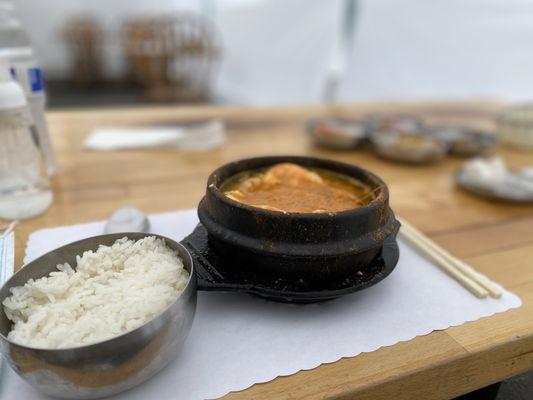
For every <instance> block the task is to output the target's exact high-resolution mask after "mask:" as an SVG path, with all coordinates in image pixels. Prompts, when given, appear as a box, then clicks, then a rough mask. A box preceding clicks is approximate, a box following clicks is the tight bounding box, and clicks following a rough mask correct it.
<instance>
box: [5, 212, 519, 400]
mask: <svg viewBox="0 0 533 400" xmlns="http://www.w3.org/2000/svg"><path fill="white" fill-rule="evenodd" d="M150 218H151V225H152V231H153V232H154V233H158V234H161V235H164V236H168V237H171V238H172V239H175V240H180V239H182V238H183V237H184V236H186V235H187V234H188V233H190V232H191V231H192V229H193V228H194V226H195V225H196V223H197V222H198V219H197V217H196V211H195V210H186V211H177V212H171V213H164V214H157V215H153V216H151V217H150ZM103 224H104V223H103V222H92V223H88V224H81V225H73V226H66V227H59V228H51V229H43V230H39V231H37V232H34V233H33V234H32V235H31V236H30V238H29V241H28V244H27V248H26V257H25V262H28V261H30V260H32V259H34V258H35V257H38V256H39V255H41V254H43V253H45V252H47V251H49V250H51V249H53V248H56V247H58V246H60V245H63V244H66V243H68V242H72V241H75V240H79V239H82V238H85V237H89V236H94V235H99V234H102V232H103ZM520 305H521V301H520V299H519V298H518V297H517V296H515V295H514V294H513V293H510V292H508V291H504V294H503V296H502V298H501V299H498V300H495V299H490V298H489V299H483V300H479V299H477V298H476V297H474V296H473V295H472V294H470V293H469V292H467V291H466V290H465V289H463V287H461V286H460V285H459V284H458V283H457V282H455V281H454V280H453V279H451V278H450V277H448V276H447V275H446V274H444V273H443V272H441V270H440V269H438V268H437V267H436V266H434V265H432V263H431V262H430V261H428V260H426V259H425V258H423V257H422V256H420V255H419V254H418V253H416V252H415V251H414V250H413V249H412V248H410V247H409V246H408V245H406V244H405V243H403V242H401V241H400V261H399V265H398V266H397V267H396V269H395V270H394V271H393V273H392V274H391V275H390V276H389V277H388V278H387V279H385V280H384V281H383V282H381V283H379V284H378V285H376V286H374V287H371V288H369V289H367V290H364V291H362V292H359V293H355V294H353V295H350V296H347V297H345V298H342V299H337V300H333V301H329V302H325V303H319V304H310V305H289V304H278V303H272V302H268V301H265V300H261V299H258V298H254V297H251V296H248V295H244V294H237V293H216V292H209V293H208V292H199V293H198V308H197V311H196V317H195V321H194V324H193V328H192V330H191V333H190V335H189V337H188V339H187V341H186V344H185V347H184V348H183V350H182V351H181V352H180V354H179V356H178V358H177V359H176V360H175V361H173V362H172V363H171V364H170V365H169V366H168V367H166V368H165V369H164V370H163V371H161V372H160V373H159V374H158V375H156V376H155V377H153V378H152V379H150V380H149V381H147V382H145V383H144V384H142V385H140V386H138V387H137V388H134V389H132V390H130V391H128V392H126V393H123V394H121V395H118V396H115V397H114V398H115V399H124V400H125V399H127V400H136V399H139V400H140V399H146V400H147V399H152V398H158V399H171V398H172V399H206V398H216V397H220V396H223V395H225V394H226V393H228V392H230V391H239V390H243V389H246V388H248V387H250V386H251V385H253V384H255V383H260V382H268V381H270V380H272V379H274V378H276V377H277V376H286V375H291V374H294V373H296V372H298V371H300V370H309V369H313V368H315V367H317V366H319V365H320V364H325V363H331V362H335V361H337V360H339V359H340V358H343V357H354V356H356V355H358V354H360V353H363V352H370V351H374V350H376V349H379V348H380V347H384V346H391V345H394V344H395V343H398V342H402V341H406V340H410V339H413V338H414V337H416V336H420V335H426V334H428V333H430V332H432V331H434V330H439V329H446V328H448V327H450V326H457V325H461V324H463V323H465V322H467V321H473V320H476V319H479V318H481V317H487V316H490V315H493V314H495V313H499V312H503V311H506V310H509V309H511V308H516V307H519V306H520ZM6 369H7V368H6ZM8 370H9V372H7V374H6V373H4V374H5V376H4V378H3V383H2V385H0V387H2V389H0V395H1V396H0V397H1V398H2V399H4V400H16V399H21V398H24V399H28V400H30V399H45V398H46V397H45V396H43V395H40V394H39V393H37V392H36V391H35V390H34V389H32V388H31V387H30V386H29V385H27V384H26V383H25V382H23V381H22V380H21V379H20V378H19V377H18V376H17V375H16V374H15V373H14V372H13V371H11V370H10V369H8Z"/></svg>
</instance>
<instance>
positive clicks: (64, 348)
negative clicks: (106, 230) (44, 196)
mask: <svg viewBox="0 0 533 400" xmlns="http://www.w3.org/2000/svg"><path fill="white" fill-rule="evenodd" d="M132 234H135V235H139V232H121V233H113V234H104V235H97V236H91V237H87V238H84V239H81V240H79V241H83V240H87V239H94V238H98V237H102V236H110V235H124V236H125V237H127V236H128V235H132ZM144 236H145V237H149V236H156V237H158V238H162V239H164V240H165V241H167V240H168V241H172V242H174V243H175V244H177V245H179V246H180V247H182V248H183V250H184V251H185V254H187V256H188V257H189V259H190V260H191V272H190V274H189V279H188V280H187V284H186V285H185V287H184V288H183V290H182V291H181V293H179V294H178V296H177V297H176V298H175V299H174V301H173V302H172V303H170V304H169V305H168V306H167V307H166V308H165V309H164V310H163V311H161V312H160V313H159V314H157V316H155V317H154V318H152V319H151V320H150V321H148V322H146V323H144V324H142V325H140V326H138V327H137V328H135V329H133V330H131V331H128V332H125V333H121V334H120V335H118V336H113V337H112V338H109V339H106V340H102V341H100V342H95V343H90V344H85V345H83V346H73V347H61V348H47V347H32V346H26V345H23V344H20V343H17V342H13V341H12V340H9V339H8V338H7V337H6V336H4V335H3V334H2V333H1V332H0V339H2V340H5V341H6V342H7V343H9V344H10V345H12V346H17V347H19V348H23V349H29V350H38V351H57V352H61V351H72V350H77V349H87V348H89V347H93V346H100V345H104V344H105V345H107V344H109V343H110V342H113V341H115V340H119V339H122V338H124V337H126V336H128V335H134V334H135V333H138V332H139V331H140V330H142V329H143V328H145V327H147V326H149V325H150V324H155V321H156V320H158V319H160V318H161V317H163V316H164V315H165V314H168V313H170V309H171V308H172V306H173V305H174V304H176V303H177V302H178V301H179V300H180V298H181V296H182V294H183V293H184V292H185V291H186V289H187V288H188V287H189V285H190V284H191V281H192V279H193V278H195V276H194V274H195V271H194V262H193V260H192V256H191V254H190V252H189V250H187V248H186V247H185V246H183V245H182V244H181V243H178V242H176V241H175V240H173V239H170V238H168V237H166V236H162V235H157V234H152V233H146V234H144ZM79 241H76V242H71V243H68V244H66V245H64V246H60V247H58V248H56V249H54V250H51V251H49V252H47V253H45V254H42V255H41V256H39V257H38V258H36V259H35V260H32V261H30V263H32V262H34V261H36V260H38V259H39V258H41V257H44V256H46V255H47V254H49V253H52V252H54V251H56V250H58V249H60V248H63V247H67V246H70V245H72V244H74V243H77V242H79ZM28 264H29V263H28ZM26 265H27V264H24V265H23V266H22V267H21V268H20V269H19V270H18V271H17V272H15V273H14V274H13V275H12V276H11V277H10V278H9V279H8V280H7V281H6V282H4V284H3V285H2V286H0V291H2V290H3V289H4V287H5V286H7V285H8V284H9V282H11V281H12V280H13V279H15V277H16V275H17V274H18V273H19V272H20V271H22V269H23V268H24V267H25V266H26ZM45 276H46V275H45ZM37 279H38V278H37ZM4 300H5V298H3V299H0V307H3V305H2V303H3V301H4Z"/></svg>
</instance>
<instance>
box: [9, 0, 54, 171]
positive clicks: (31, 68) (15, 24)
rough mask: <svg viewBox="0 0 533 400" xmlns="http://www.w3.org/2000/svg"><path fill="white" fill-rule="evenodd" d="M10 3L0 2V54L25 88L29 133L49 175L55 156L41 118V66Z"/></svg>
mask: <svg viewBox="0 0 533 400" xmlns="http://www.w3.org/2000/svg"><path fill="white" fill-rule="evenodd" d="M13 8H14V7H13V5H12V4H11V3H9V2H0V58H1V59H4V60H7V62H8V63H9V66H10V71H11V75H12V76H13V78H15V79H16V80H17V81H18V82H19V83H20V84H21V86H22V88H23V89H24V92H25V94H26V98H27V100H28V106H29V109H30V112H31V115H32V118H33V124H32V126H31V131H32V135H33V137H34V140H35V141H36V143H37V145H38V146H39V148H40V149H41V151H42V153H43V155H44V159H45V162H46V170H47V173H48V175H50V176H51V175H53V174H54V173H55V170H56V165H55V157H54V152H53V148H52V143H51V141H50V135H49V133H48V126H47V124H46V120H45V118H44V111H45V107H46V93H45V90H44V84H43V77H42V72H41V69H40V67H39V65H38V63H37V61H36V59H35V56H34V53H33V49H32V47H31V43H30V40H29V37H28V34H27V32H26V31H25V30H24V28H23V27H22V25H21V23H20V21H19V20H18V19H16V18H15V17H14V16H13Z"/></svg>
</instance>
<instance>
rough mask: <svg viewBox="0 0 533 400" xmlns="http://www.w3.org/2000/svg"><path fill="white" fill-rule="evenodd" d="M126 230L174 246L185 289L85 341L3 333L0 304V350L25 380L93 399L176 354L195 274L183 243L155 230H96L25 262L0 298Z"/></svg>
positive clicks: (58, 393) (187, 323)
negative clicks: (63, 343)
mask: <svg viewBox="0 0 533 400" xmlns="http://www.w3.org/2000/svg"><path fill="white" fill-rule="evenodd" d="M124 236H127V237H128V238H129V239H133V240H139V239H142V238H144V237H146V236H156V237H159V238H162V239H164V240H165V243H166V245H167V246H168V247H170V248H171V249H173V250H175V251H176V252H177V253H178V255H179V257H180V258H181V259H182V261H183V265H184V267H185V269H187V271H188V272H189V274H190V277H189V281H188V283H187V286H186V287H185V289H184V291H183V292H182V293H181V294H180V295H179V296H178V297H177V298H176V300H174V302H173V303H172V304H171V305H170V306H169V307H168V308H167V309H166V310H165V311H163V312H162V313H161V314H159V316H157V317H156V318H154V319H152V320H151V321H149V322H147V323H146V324H144V325H142V326H140V327H139V328H137V329H134V330H132V331H130V332H128V333H125V334H123V335H120V336H117V337H114V338H111V339H109V340H105V341H103V342H99V343H95V344H90V345H87V346H81V347H73V348H65V349H39V348H32V347H27V346H23V345H20V344H17V343H14V342H12V341H10V340H8V339H7V335H8V333H9V331H10V329H11V326H12V323H11V321H10V320H8V318H7V317H6V315H5V313H4V309H3V307H1V306H0V351H1V352H2V354H3V355H4V357H5V358H6V360H7V361H8V362H9V363H10V364H11V367H12V368H13V370H15V371H16V372H17V373H18V374H19V375H20V376H21V377H22V378H23V379H24V380H25V381H27V382H28V383H29V384H31V385H32V386H34V387H35V388H36V389H38V390H39V391H41V392H43V393H46V394H48V395H51V396H55V397H61V398H71V399H92V398H99V397H105V396H110V395H112V394H115V393H118V392H122V391H124V390H127V389H129V388H131V387H134V386H136V385H138V384H140V383H142V382H143V381H145V380H147V379H148V378H150V377H151V376H153V375H155V374H156V373H157V372H158V371H159V370H161V369H162V368H163V367H165V366H166V365H167V364H168V363H169V362H170V361H171V360H173V359H174V358H175V356H176V355H177V353H178V351H179V349H180V348H181V346H182V345H183V343H184V341H185V338H186V337H187V335H188V333H189V331H190V328H191V325H192V321H193V318H194V313H195V309H196V275H195V271H194V266H193V262H192V259H191V256H190V255H189V252H188V251H187V250H186V248H185V247H183V246H182V245H181V244H179V243H177V242H175V241H173V240H171V239H168V238H165V237H162V236H158V235H154V234H144V233H118V234H110V235H101V236H95V237H91V238H88V239H84V240H80V241H78V242H74V243H71V244H68V245H66V246H63V247H60V248H58V249H56V250H53V251H51V252H49V253H47V254H45V255H43V256H41V257H39V258H37V259H36V260H34V261H32V262H30V263H28V264H27V265H26V266H24V267H23V268H22V269H20V270H19V271H18V272H17V273H16V274H14V275H13V276H12V277H11V279H9V280H8V281H7V282H6V283H5V284H4V286H3V287H2V288H1V289H0V304H1V303H2V302H3V301H4V299H5V298H6V297H8V296H9V295H10V292H9V289H10V288H12V287H14V286H21V285H24V284H25V283H26V282H27V281H28V280H29V279H37V278H41V277H43V276H46V275H48V274H49V273H50V272H52V271H54V270H56V266H57V265H58V264H63V263H66V262H68V263H69V264H70V265H71V266H75V265H76V255H78V254H80V255H81V254H83V252H85V251H87V250H96V249H97V248H98V246H99V245H107V246H110V245H112V244H113V243H114V242H115V241H116V240H117V239H120V238H122V237H124Z"/></svg>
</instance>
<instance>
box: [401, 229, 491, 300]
mask: <svg viewBox="0 0 533 400" xmlns="http://www.w3.org/2000/svg"><path fill="white" fill-rule="evenodd" d="M400 222H401V223H402V228H401V229H400V234H401V235H402V237H404V238H405V239H407V240H408V241H409V242H410V243H412V244H413V245H414V246H416V247H417V249H419V250H420V251H422V252H423V253H424V254H425V255H427V256H428V257H430V258H431V259H432V260H433V261H434V262H435V263H437V265H438V266H439V267H440V268H441V269H442V270H444V271H445V272H446V273H448V274H449V275H450V276H451V277H453V278H454V279H455V280H456V281H458V282H459V283H460V284H461V285H463V286H464V287H465V288H466V289H467V290H468V291H470V292H471V293H473V294H474V295H475V296H477V297H479V298H485V297H487V295H490V296H491V297H494V298H498V297H501V295H502V292H501V290H500V289H499V288H498V287H497V286H496V285H494V284H493V283H492V282H490V281H489V280H488V279H486V278H485V277H483V276H481V275H480V274H478V273H477V272H475V271H474V270H472V269H471V268H470V267H468V266H467V265H466V264H465V263H464V262H462V261H461V260H459V259H457V258H456V257H454V256H452V255H451V254H450V253H449V252H448V251H446V250H444V249H443V248H442V247H440V246H439V245H437V244H436V243H435V242H433V241H432V240H431V239H429V238H428V237H427V236H425V235H424V234H423V233H422V232H420V231H419V230H418V229H416V228H415V227H413V226H412V225H410V224H409V223H407V222H406V221H404V220H400Z"/></svg>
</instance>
